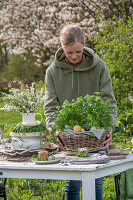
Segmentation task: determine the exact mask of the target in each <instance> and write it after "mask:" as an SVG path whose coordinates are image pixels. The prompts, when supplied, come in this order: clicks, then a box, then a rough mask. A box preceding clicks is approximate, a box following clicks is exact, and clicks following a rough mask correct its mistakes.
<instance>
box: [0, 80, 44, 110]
mask: <svg viewBox="0 0 133 200" xmlns="http://www.w3.org/2000/svg"><path fill="white" fill-rule="evenodd" d="M4 95H5V96H4V97H3V99H5V100H9V101H8V102H9V103H8V104H6V105H5V106H4V107H3V108H1V110H5V109H6V110H8V111H9V110H12V109H15V110H17V111H20V112H23V113H31V112H34V111H35V110H37V109H38V108H39V107H40V106H41V105H42V103H43V102H44V88H41V89H40V90H39V91H35V83H33V84H32V86H31V87H28V86H26V87H24V86H23V85H21V87H20V89H16V88H12V89H10V93H9V94H4Z"/></svg>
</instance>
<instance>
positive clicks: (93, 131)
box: [64, 127, 105, 139]
mask: <svg viewBox="0 0 133 200" xmlns="http://www.w3.org/2000/svg"><path fill="white" fill-rule="evenodd" d="M64 130H65V131H67V132H70V133H80V134H86V135H90V136H96V137H97V138H98V139H100V138H101V136H102V134H103V133H104V132H105V129H104V128H101V129H97V128H93V127H92V128H91V129H90V131H81V132H74V131H72V130H71V129H64Z"/></svg>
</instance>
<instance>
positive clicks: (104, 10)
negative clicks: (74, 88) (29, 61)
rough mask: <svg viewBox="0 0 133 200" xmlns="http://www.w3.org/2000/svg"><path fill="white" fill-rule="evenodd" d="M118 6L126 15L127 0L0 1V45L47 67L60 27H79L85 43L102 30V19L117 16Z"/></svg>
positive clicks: (128, 7) (129, 7) (129, 8)
mask: <svg viewBox="0 0 133 200" xmlns="http://www.w3.org/2000/svg"><path fill="white" fill-rule="evenodd" d="M122 5H123V6H124V8H125V12H126V14H127V16H128V15H130V14H131V13H132V6H131V1H130V0H128V1H125V0H91V1H90V0H78V1H77V0H64V1H61V0H48V1H47V0H34V1H32V0H6V1H5V0H1V2H0V8H1V10H0V25H1V27H2V29H1V33H0V41H2V42H4V43H8V44H11V45H12V49H13V53H14V54H16V55H18V54H19V55H21V54H25V53H26V52H27V51H32V54H33V56H35V57H36V63H37V64H38V66H42V65H43V66H44V65H45V66H47V65H48V64H49V63H51V60H52V59H53V55H54V53H55V49H57V48H58V46H59V37H58V36H59V30H60V27H61V26H62V25H64V24H67V23H76V24H79V25H80V26H81V27H82V28H83V30H84V32H85V34H86V42H87V43H89V41H90V39H91V38H92V37H93V36H94V35H95V33H96V32H98V31H101V30H102V28H103V22H102V20H101V19H102V17H104V18H105V19H111V18H112V17H113V15H115V16H117V17H118V16H120V15H121V14H122V10H121V8H122ZM100 16H102V17H100Z"/></svg>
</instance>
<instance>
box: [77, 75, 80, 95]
mask: <svg viewBox="0 0 133 200" xmlns="http://www.w3.org/2000/svg"><path fill="white" fill-rule="evenodd" d="M77 76H78V97H79V91H80V85H79V72H78V71H77Z"/></svg>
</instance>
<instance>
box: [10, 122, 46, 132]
mask: <svg viewBox="0 0 133 200" xmlns="http://www.w3.org/2000/svg"><path fill="white" fill-rule="evenodd" d="M45 130H46V127H45V125H43V124H40V125H37V126H25V125H23V124H21V123H19V124H17V125H16V126H15V127H12V131H13V132H15V133H32V132H43V131H45Z"/></svg>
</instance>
